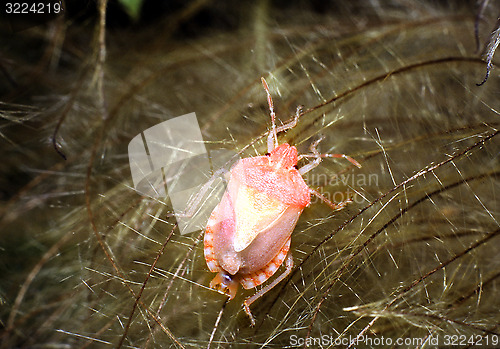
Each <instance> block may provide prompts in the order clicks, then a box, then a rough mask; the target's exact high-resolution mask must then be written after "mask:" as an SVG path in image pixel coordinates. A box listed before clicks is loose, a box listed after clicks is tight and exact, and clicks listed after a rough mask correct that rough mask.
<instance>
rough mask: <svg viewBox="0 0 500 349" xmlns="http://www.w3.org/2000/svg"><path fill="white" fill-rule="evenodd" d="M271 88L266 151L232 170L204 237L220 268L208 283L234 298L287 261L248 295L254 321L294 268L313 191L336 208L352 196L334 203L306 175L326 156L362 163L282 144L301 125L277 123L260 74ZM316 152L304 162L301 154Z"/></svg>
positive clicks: (213, 264) (210, 260)
mask: <svg viewBox="0 0 500 349" xmlns="http://www.w3.org/2000/svg"><path fill="white" fill-rule="evenodd" d="M261 80H262V84H263V85H264V89H265V90H266V93H267V101H268V104H269V109H270V114H271V121H272V128H271V130H270V131H269V134H268V137H267V148H268V153H267V154H266V155H264V156H256V157H250V158H244V159H241V160H239V161H238V162H237V163H236V164H235V165H234V166H233V167H232V168H231V170H230V177H229V182H228V185H227V188H226V192H225V193H224V195H223V197H222V199H221V201H220V203H219V205H218V206H217V207H216V208H215V209H214V211H213V212H212V214H211V216H210V218H209V220H208V224H207V228H206V231H205V238H204V253H205V260H206V262H207V266H208V268H209V269H210V271H211V272H214V273H217V275H216V276H215V278H214V279H213V280H212V281H211V282H210V287H211V288H212V289H215V290H217V291H218V292H220V293H223V294H225V295H227V296H228V297H229V299H233V298H234V297H235V295H236V292H237V290H238V285H239V284H241V285H242V286H243V288H244V289H250V288H254V287H256V286H258V285H260V284H262V283H264V282H265V281H266V280H267V279H269V278H270V277H271V276H272V275H273V274H274V273H276V271H277V270H278V268H279V267H280V266H281V264H283V262H284V261H286V262H285V266H286V270H285V271H284V272H283V273H282V274H281V275H279V276H278V277H277V278H276V279H275V280H274V281H273V282H272V283H270V284H269V285H267V286H265V287H264V288H262V289H261V290H260V291H258V292H257V293H255V294H254V295H253V296H251V297H249V298H247V299H245V301H244V302H243V308H244V310H245V312H246V314H247V315H248V317H249V318H250V321H251V324H252V326H254V325H255V320H254V318H253V316H252V313H251V312H250V305H251V304H252V303H253V302H254V301H255V300H257V299H258V298H260V297H262V296H263V295H264V294H265V293H266V292H268V291H269V290H271V289H272V288H273V287H274V286H276V285H277V284H278V283H280V282H281V281H282V280H283V279H285V278H286V277H287V276H288V275H289V274H290V272H291V271H292V268H293V259H292V256H291V254H290V253H289V250H290V241H291V234H292V231H293V230H294V228H295V225H296V223H297V221H298V219H299V216H300V214H301V213H302V211H303V210H304V208H305V207H307V206H309V204H310V202H311V194H313V195H316V196H318V197H320V198H321V199H322V200H323V201H324V202H326V203H327V204H328V205H329V206H330V207H332V208H333V209H334V210H339V209H342V208H343V207H344V206H345V204H346V203H347V202H348V201H345V202H341V203H338V204H334V203H332V202H330V201H329V200H327V199H326V198H324V197H323V196H321V194H320V193H318V192H317V191H316V190H314V189H312V188H309V186H308V185H307V184H306V182H305V181H304V179H303V178H302V175H303V174H305V173H306V172H308V171H310V170H312V169H313V168H314V167H316V166H317V165H319V163H320V162H321V158H322V157H335V158H345V159H347V160H348V161H350V162H351V163H352V164H354V165H356V166H357V167H361V165H360V164H359V163H358V162H357V161H356V160H354V159H352V158H350V157H349V156H346V155H344V154H320V153H319V152H318V151H317V150H316V146H317V145H318V143H319V142H320V141H321V139H320V140H318V141H316V142H314V143H313V144H312V146H311V151H312V154H304V155H300V156H298V152H297V148H295V147H294V146H290V145H289V144H287V143H284V144H281V145H279V144H278V137H277V134H278V133H280V132H283V131H286V130H288V129H291V128H293V127H295V126H296V125H297V122H298V119H299V116H300V107H299V108H297V112H296V115H295V118H294V119H293V120H292V121H290V122H288V123H286V124H284V125H282V126H279V127H276V124H275V113H274V106H273V101H272V97H271V94H270V92H269V87H268V85H267V83H266V80H265V79H264V78H262V79H261ZM311 157H312V158H315V159H314V160H313V161H311V162H310V163H308V164H306V165H304V166H303V167H302V168H300V169H298V168H297V162H298V161H299V160H300V159H302V158H311Z"/></svg>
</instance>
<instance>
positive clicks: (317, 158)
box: [298, 137, 361, 175]
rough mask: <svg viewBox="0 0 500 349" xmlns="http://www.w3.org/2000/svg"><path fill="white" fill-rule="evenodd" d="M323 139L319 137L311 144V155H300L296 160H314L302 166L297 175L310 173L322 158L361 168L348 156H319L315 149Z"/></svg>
mask: <svg viewBox="0 0 500 349" xmlns="http://www.w3.org/2000/svg"><path fill="white" fill-rule="evenodd" d="M323 138H324V137H321V138H320V139H318V140H317V141H316V142H314V143H313V144H311V148H310V149H311V152H312V154H302V155H300V156H299V158H298V159H299V160H301V159H304V158H314V160H313V161H311V162H310V163H308V164H307V165H304V166H302V167H301V168H300V169H299V173H300V174H301V175H303V174H305V173H307V172H309V171H311V170H312V169H313V168H315V167H316V166H318V165H319V164H320V162H321V159H322V158H342V159H346V160H347V161H349V162H350V163H351V164H353V165H354V166H356V167H358V168H361V164H360V163H359V162H357V161H356V160H354V159H353V158H351V157H350V156H347V155H345V154H320V153H319V152H318V150H317V149H316V147H317V146H318V144H319V142H321V141H322V140H323Z"/></svg>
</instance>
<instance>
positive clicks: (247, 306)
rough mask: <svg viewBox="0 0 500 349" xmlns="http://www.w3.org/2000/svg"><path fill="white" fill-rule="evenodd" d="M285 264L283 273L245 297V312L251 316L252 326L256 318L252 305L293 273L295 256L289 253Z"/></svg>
mask: <svg viewBox="0 0 500 349" xmlns="http://www.w3.org/2000/svg"><path fill="white" fill-rule="evenodd" d="M285 265H286V270H285V271H284V272H283V273H282V274H281V275H279V276H278V277H277V278H276V279H275V280H274V281H273V282H271V283H270V284H269V285H266V287H264V288H262V289H261V290H260V291H259V292H257V293H256V294H254V295H253V296H251V297H248V298H247V299H245V301H244V302H243V309H245V313H246V314H247V315H248V317H249V318H250V322H251V324H252V326H255V319H254V317H253V316H252V312H251V311H250V305H251V304H252V303H253V302H255V301H256V300H257V299H259V298H260V297H262V296H263V295H265V294H266V293H267V292H269V291H271V290H272V289H273V288H274V286H276V285H277V284H279V283H280V282H281V281H283V279H284V278H286V277H287V276H288V275H289V274H290V273H291V271H292V268H293V257H292V255H291V254H288V256H287V258H286V261H285Z"/></svg>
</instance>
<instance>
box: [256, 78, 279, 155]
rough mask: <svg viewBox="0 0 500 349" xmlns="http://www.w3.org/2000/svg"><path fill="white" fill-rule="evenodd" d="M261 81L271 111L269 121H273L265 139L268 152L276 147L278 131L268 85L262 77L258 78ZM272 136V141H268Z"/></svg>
mask: <svg viewBox="0 0 500 349" xmlns="http://www.w3.org/2000/svg"><path fill="white" fill-rule="evenodd" d="M260 80H261V81H262V85H264V89H265V90H266V93H267V104H269V110H270V112H271V121H272V123H273V125H272V129H271V134H269V137H268V139H267V151H268V152H269V153H270V152H271V151H272V150H273V149H275V148H277V147H278V133H277V132H276V121H275V120H276V114H275V113H274V104H273V99H272V97H271V93H270V92H269V86H268V85H267V82H266V80H265V79H264V78H260ZM271 136H272V137H273V139H274V141H270V139H269V138H270V137H271Z"/></svg>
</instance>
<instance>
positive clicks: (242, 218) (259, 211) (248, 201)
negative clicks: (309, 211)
mask: <svg viewBox="0 0 500 349" xmlns="http://www.w3.org/2000/svg"><path fill="white" fill-rule="evenodd" d="M233 193H234V196H233V199H234V208H235V210H234V212H235V218H236V231H235V235H234V240H233V247H234V250H235V251H236V252H240V251H243V250H244V249H245V248H247V247H248V245H250V243H251V242H252V241H253V240H254V239H255V238H256V237H257V235H259V233H260V232H262V231H264V230H267V229H268V228H270V227H271V226H272V225H273V224H275V223H276V222H277V221H279V219H280V217H281V216H282V215H283V213H284V212H285V210H286V209H287V207H288V205H285V204H283V203H282V202H280V201H278V200H276V199H274V198H272V197H270V196H268V195H267V194H266V193H264V192H261V191H258V190H256V189H254V188H251V187H249V186H246V185H243V184H239V185H238V186H237V187H236V189H235V191H234V192H233Z"/></svg>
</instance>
